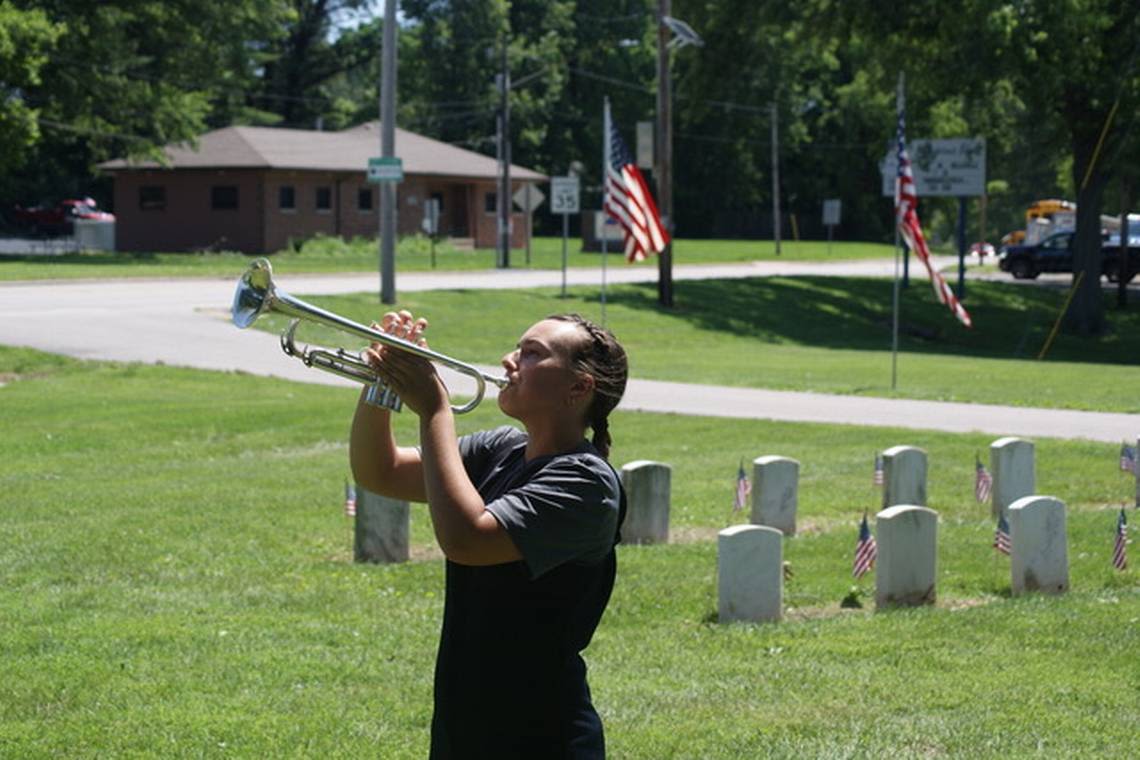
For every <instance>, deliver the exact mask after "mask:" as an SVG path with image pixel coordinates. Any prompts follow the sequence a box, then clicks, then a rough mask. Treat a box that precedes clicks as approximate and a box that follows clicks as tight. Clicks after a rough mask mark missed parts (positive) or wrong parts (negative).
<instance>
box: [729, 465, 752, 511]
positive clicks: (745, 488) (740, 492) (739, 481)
mask: <svg viewBox="0 0 1140 760" xmlns="http://www.w3.org/2000/svg"><path fill="white" fill-rule="evenodd" d="M750 493H752V484H751V483H749V482H748V474H747V473H745V472H744V460H743V459H741V460H740V469H739V470H737V471H736V498H735V499H734V500H733V502H732V511H733V512H739V511H740V510H742V509H744V505H745V504H747V503H748V494H750Z"/></svg>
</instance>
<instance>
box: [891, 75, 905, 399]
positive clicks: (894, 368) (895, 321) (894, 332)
mask: <svg viewBox="0 0 1140 760" xmlns="http://www.w3.org/2000/svg"><path fill="white" fill-rule="evenodd" d="M905 97H906V95H905V79H904V74H903V73H902V72H901V71H900V72H899V88H898V94H897V96H896V102H897V105H896V108H897V109H898V110H899V111H900V112H901V111H902V107H903V102H904V98H905ZM898 212H899V186H898V178H897V177H896V178H895V207H894V209H893V214H892V215H893V216H894V217H895V279H894V287H893V295H892V298H891V390H892V391H893V390H895V389H897V388H898V379H899V242H900V241H899V219H898Z"/></svg>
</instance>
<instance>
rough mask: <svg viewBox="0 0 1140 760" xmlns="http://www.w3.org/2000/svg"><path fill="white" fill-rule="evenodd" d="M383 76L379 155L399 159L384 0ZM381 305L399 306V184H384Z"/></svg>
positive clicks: (389, 0) (389, 18)
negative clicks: (397, 207)
mask: <svg viewBox="0 0 1140 760" xmlns="http://www.w3.org/2000/svg"><path fill="white" fill-rule="evenodd" d="M381 57H382V59H383V65H382V69H383V70H382V71H381V73H380V155H381V156H383V157H384V158H392V157H393V156H395V155H396V0H384V37H383V49H382V51H381ZM379 190H380V302H381V303H386V304H394V303H396V183H395V182H381V183H380V185H379Z"/></svg>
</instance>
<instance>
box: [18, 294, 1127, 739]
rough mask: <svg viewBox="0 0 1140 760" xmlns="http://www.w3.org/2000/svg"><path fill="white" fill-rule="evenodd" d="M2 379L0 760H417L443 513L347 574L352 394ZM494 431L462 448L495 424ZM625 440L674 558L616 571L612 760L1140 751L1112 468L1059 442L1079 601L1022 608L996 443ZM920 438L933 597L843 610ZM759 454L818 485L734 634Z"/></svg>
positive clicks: (112, 369)
mask: <svg viewBox="0 0 1140 760" xmlns="http://www.w3.org/2000/svg"><path fill="white" fill-rule="evenodd" d="M536 297H537V296H536ZM492 316H493V315H492ZM482 321H483V322H486V319H483V320H482ZM496 329H498V328H497V327H496ZM0 381H3V382H5V383H6V385H4V386H3V387H0V409H3V413H4V416H3V419H4V436H3V437H0V462H3V465H2V469H0V546H2V547H4V550H3V551H2V552H0V715H2V716H3V720H0V756H5V757H20V758H41V757H42V758H48V757H58V756H66V757H116V756H131V757H156V758H157V757H162V758H166V757H191V756H192V757H201V756H207V757H221V756H237V757H250V758H260V757H280V756H304V757H385V758H388V757H392V758H405V757H407V758H415V757H423V756H425V754H426V750H427V738H428V721H429V719H430V711H431V672H432V665H433V660H434V649H435V643H436V636H437V635H438V628H439V623H440V614H441V605H442V577H443V574H442V566H441V562H440V560H439V558H438V556H437V554H436V553H435V552H434V550H433V549H432V547H431V533H430V526H429V525H428V523H427V519H426V516H425V513H424V510H423V509H422V508H420V507H413V510H412V512H413V517H412V542H413V544H414V548H413V551H414V555H415V556H416V557H418V558H419V559H417V560H416V561H413V562H410V563H406V564H403V565H397V566H365V565H356V564H353V562H352V561H351V540H352V539H351V531H352V528H351V524H350V523H349V522H348V521H347V520H346V519H345V518H344V517H343V516H342V513H341V509H342V499H343V492H342V486H343V482H344V479H345V478H346V476H347V446H346V434H347V430H348V425H349V420H350V415H351V410H352V405H353V398H354V393H353V392H352V391H350V390H344V389H335V388H326V387H320V386H310V385H301V384H293V383H287V382H284V381H276V380H269V379H262V378H255V377H252V376H249V375H245V374H220V373H207V372H196V371H191V370H181V369H173V368H169V367H151V366H141V365H119V364H102V363H81V362H76V361H72V360H68V359H63V358H60V357H53V356H46V355H43V354H39V353H35V352H31V351H25V350H16V349H9V348H0ZM488 406H489V405H484V408H481V409H480V410H479V411H477V412H475V413H474V414H473V415H470V416H469V417H465V418H462V420H461V428H462V430H464V431H466V430H473V429H476V428H480V427H485V426H488V425H494V424H499V422H500V421H501V417H500V416H499V415H498V413H497V412H496V410H494V409H493V408H485V407H488ZM397 430H398V435H400V436H402V437H403V438H404V439H405V440H410V439H409V438H408V436H409V435H410V433H411V431H412V430H413V419H412V418H411V416H410V415H401V416H400V418H399V421H398V425H397ZM612 430H613V433H614V438H615V449H614V457H615V460H614V461H615V464H616V465H619V466H620V464H622V463H623V462H627V461H630V460H633V459H639V458H651V459H657V460H659V461H665V462H669V463H670V464H672V465H673V467H674V472H673V509H672V530H673V536H674V542H673V543H671V544H670V545H666V546H655V547H621V548H620V550H619V563H620V570H619V578H618V583H617V587H616V589H615V593H614V597H613V600H612V602H611V605H610V608H609V610H608V612H607V614H606V617H605V619H604V620H603V622H602V625H601V628H600V629H599V631H598V634H597V636H596V637H595V639H594V642H593V644H592V645H591V647H590V648H589V649H588V650H587V659H588V662H589V664H590V667H591V684H592V687H593V691H594V696H595V701H596V703H597V706H598V709H599V711H600V713H601V714H602V717H603V719H604V720H605V722H606V730H607V736H608V741H609V746H610V749H611V753H612V755H613V756H614V757H620V758H651V759H653V760H657V759H658V758H663V757H678V758H740V757H765V756H778V757H797V758H798V757H839V756H843V757H882V756H899V755H901V756H918V755H922V756H926V755H934V756H944V755H949V756H956V757H971V758H973V757H994V758H999V757H1000V758H1005V757H1011V756H1024V755H1028V754H1033V753H1036V754H1044V755H1047V756H1052V757H1071V756H1086V757H1088V756H1097V757H1135V756H1137V755H1140V735H1138V734H1137V731H1136V723H1135V721H1134V720H1132V719H1131V718H1130V716H1134V715H1135V700H1136V687H1137V680H1136V676H1137V670H1136V667H1135V664H1134V662H1133V661H1132V660H1133V658H1134V654H1135V652H1137V651H1140V625H1138V623H1140V584H1138V577H1140V576H1138V575H1137V571H1136V570H1135V569H1131V570H1128V571H1125V572H1123V573H1119V572H1116V571H1113V570H1112V568H1111V565H1110V561H1109V560H1110V554H1111V549H1112V536H1113V529H1114V525H1115V511H1114V510H1115V509H1116V508H1118V507H1119V504H1120V503H1121V500H1122V499H1125V498H1126V497H1127V496H1128V495H1129V494H1130V493H1131V490H1130V489H1131V484H1130V483H1129V481H1128V479H1127V478H1126V476H1124V475H1122V474H1121V473H1120V472H1118V471H1117V464H1116V456H1117V447H1116V446H1113V445H1111V444H1099V443H1090V442H1065V441H1054V440H1038V441H1037V457H1038V459H1037V472H1038V479H1039V490H1040V491H1041V492H1043V493H1050V494H1054V495H1056V496H1058V497H1059V498H1061V499H1063V500H1064V501H1065V502H1066V503H1067V505H1068V531H1069V534H1068V541H1069V556H1070V562H1071V579H1072V588H1073V590H1072V592H1071V593H1069V594H1066V595H1064V596H1061V597H1055V598H1051V597H1041V596H1029V597H1025V598H1019V599H1011V598H1009V576H1008V565H1007V563H1008V560H1006V559H1005V558H1002V557H999V556H995V554H994V553H993V552H992V550H991V549H990V541H991V538H992V532H993V525H992V523H991V522H990V520H989V508H988V506H981V505H977V504H976V503H974V501H973V496H972V485H971V481H972V469H973V462H974V454H975V452H984V450H985V447H986V446H987V445H988V443H989V439H988V437H982V436H970V435H949V434H938V433H925V432H915V431H898V430H886V429H858V428H844V427H837V426H827V425H801V424H785V423H767V422H758V421H738V420H711V419H705V418H689V417H681V416H675V415H650V414H637V413H619V414H618V415H617V416H616V417H615V419H614V420H613V424H612ZM899 443H907V444H913V445H918V446H922V447H924V448H925V449H926V450H927V452H928V454H929V456H930V483H929V498H930V506H931V507H932V508H934V509H935V510H937V511H938V512H939V514H940V516H941V517H940V526H939V539H940V540H939V558H938V561H939V589H938V593H939V603H938V605H937V606H936V607H933V608H927V609H921V610H912V611H895V612H889V613H881V614H873V613H870V612H868V611H865V610H846V611H841V610H840V609H839V607H838V602H839V600H840V599H841V598H842V597H843V596H845V595H846V594H847V593H848V592H849V591H850V589H851V586H852V581H851V578H850V563H851V553H852V549H853V547H854V542H855V532H856V522H857V520H858V519H859V516H860V514H861V512H862V510H864V509H870V510H871V511H872V512H873V511H874V509H875V499H876V496H877V491H875V490H874V489H873V488H872V487H871V486H870V479H871V464H872V456H873V454H874V452H875V451H876V450H878V449H881V448H884V447H886V446H889V445H894V444H899ZM767 453H778V454H784V455H787V456H793V457H796V458H798V459H800V460H801V462H803V470H802V479H801V485H800V506H799V525H800V534H799V535H797V536H796V537H793V538H789V539H787V540H786V542H785V557H786V559H788V561H790V562H791V564H792V568H793V570H794V573H795V575H794V577H793V578H792V579H791V581H789V583H788V584H787V587H786V590H785V604H786V607H787V620H786V621H785V622H783V623H780V624H774V625H772V624H770V625H740V624H736V625H728V626H722V625H718V624H716V622H715V607H716V596H715V543H714V537H715V532H716V530H717V529H719V528H722V527H724V526H725V525H727V524H729V523H730V522H736V521H740V520H742V519H743V516H742V515H739V514H738V515H733V514H732V512H731V503H732V494H733V485H734V476H735V473H736V468H737V465H738V463H739V461H740V460H741V459H742V458H744V459H751V458H752V457H755V456H759V455H761V454H767ZM1133 514H1134V513H1133V512H1132V511H1130V512H1129V515H1130V517H1131V516H1132V515H1133ZM1134 522H1135V521H1134ZM859 585H860V586H861V588H862V589H864V590H865V591H866V590H869V589H872V588H873V583H872V582H871V581H870V579H869V578H867V579H864V580H863V581H862V583H861V584H859Z"/></svg>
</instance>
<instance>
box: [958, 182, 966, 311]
mask: <svg viewBox="0 0 1140 760" xmlns="http://www.w3.org/2000/svg"><path fill="white" fill-rule="evenodd" d="M966 200H967V199H966V198H965V197H959V198H958V300H959V301H965V300H966Z"/></svg>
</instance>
